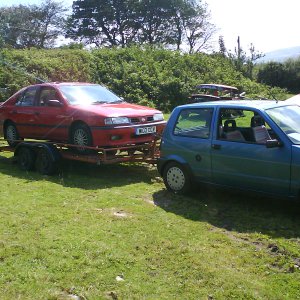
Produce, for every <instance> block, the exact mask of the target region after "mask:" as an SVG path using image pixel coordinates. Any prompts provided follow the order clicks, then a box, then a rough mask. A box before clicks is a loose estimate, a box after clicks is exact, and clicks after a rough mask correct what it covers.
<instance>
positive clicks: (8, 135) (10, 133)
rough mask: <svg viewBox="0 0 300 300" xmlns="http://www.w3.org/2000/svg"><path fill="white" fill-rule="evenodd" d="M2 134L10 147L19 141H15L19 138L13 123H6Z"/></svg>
mask: <svg viewBox="0 0 300 300" xmlns="http://www.w3.org/2000/svg"><path fill="white" fill-rule="evenodd" d="M4 135H5V139H6V141H7V143H8V145H9V146H10V147H16V146H17V144H18V143H19V142H16V141H18V140H20V136H19V133H18V130H17V127H16V125H15V124H14V123H12V122H9V123H8V124H6V126H5V129H4Z"/></svg>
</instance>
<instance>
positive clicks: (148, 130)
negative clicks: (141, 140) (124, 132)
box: [135, 126, 156, 135]
mask: <svg viewBox="0 0 300 300" xmlns="http://www.w3.org/2000/svg"><path fill="white" fill-rule="evenodd" d="M154 132H156V127H155V126H151V127H140V128H137V129H136V132H135V133H136V134H137V135H142V134H149V133H154Z"/></svg>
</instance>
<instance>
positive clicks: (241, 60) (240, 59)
mask: <svg viewBox="0 0 300 300" xmlns="http://www.w3.org/2000/svg"><path fill="white" fill-rule="evenodd" d="M234 51H235V52H234V54H232V53H229V54H228V55H229V58H230V59H231V61H232V63H233V64H234V66H235V67H236V69H237V70H238V71H240V72H241V73H243V75H244V76H246V77H248V78H249V79H253V68H254V65H255V62H256V61H257V60H258V59H260V58H261V57H263V56H264V54H263V53H262V52H259V51H256V50H255V47H254V45H253V44H252V43H251V44H250V47H249V52H250V55H249V54H247V52H246V51H244V50H243V48H242V47H241V43H240V37H239V36H238V39H237V47H236V48H235V49H234Z"/></svg>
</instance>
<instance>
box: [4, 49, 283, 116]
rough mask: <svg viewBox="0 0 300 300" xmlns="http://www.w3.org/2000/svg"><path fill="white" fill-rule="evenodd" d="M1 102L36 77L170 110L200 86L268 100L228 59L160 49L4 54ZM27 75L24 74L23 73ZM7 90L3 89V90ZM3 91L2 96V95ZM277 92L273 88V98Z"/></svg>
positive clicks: (263, 90) (261, 87)
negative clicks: (94, 87)
mask: <svg viewBox="0 0 300 300" xmlns="http://www.w3.org/2000/svg"><path fill="white" fill-rule="evenodd" d="M0 55H1V56H0V59H1V57H2V60H3V61H5V62H6V64H0V100H1V101H4V100H5V99H6V98H7V97H8V96H9V95H11V94H13V93H14V92H15V91H17V90H18V89H20V88H21V87H23V86H26V85H28V84H33V83H36V82H37V81H38V79H44V80H46V81H87V82H96V83H101V84H104V85H106V86H107V87H109V88H110V89H111V90H113V91H114V92H115V93H116V94H118V95H120V96H122V97H124V99H125V100H126V101H128V102H133V103H138V104H142V105H148V106H154V107H157V108H159V109H162V110H164V111H170V110H172V109H173V108H174V107H175V106H177V105H180V104H184V103H187V102H188V96H189V95H190V94H191V93H193V92H194V91H195V86H196V85H198V84H201V83H221V84H228V85H233V86H237V87H238V88H239V89H240V90H241V91H245V92H246V93H247V94H248V95H251V96H253V95H262V96H264V97H269V94H270V88H268V87H267V86H265V85H261V84H258V83H256V82H253V81H251V80H249V79H246V78H245V77H243V76H242V74H241V73H240V72H237V71H236V70H235V69H234V67H233V65H232V64H231V62H230V61H229V59H227V58H224V57H223V56H220V55H217V54H213V55H208V54H204V53H196V54H183V53H181V52H177V51H170V50H165V49H159V48H156V49H154V48H150V47H146V48H140V47H132V48H115V49H114V48H113V49H108V48H104V49H96V50H92V51H88V50H83V49H52V50H37V49H29V50H9V51H8V50H3V51H2V52H1V53H0ZM25 70H26V72H27V73H28V74H29V75H26V74H25V73H24V71H25ZM1 88H2V89H1ZM3 88H6V90H3ZM1 91H2V92H1ZM279 92H282V91H281V90H275V93H276V94H278V93H279Z"/></svg>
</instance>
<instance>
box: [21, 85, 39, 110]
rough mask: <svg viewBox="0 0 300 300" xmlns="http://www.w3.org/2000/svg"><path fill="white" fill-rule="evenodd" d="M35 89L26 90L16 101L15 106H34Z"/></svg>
mask: <svg viewBox="0 0 300 300" xmlns="http://www.w3.org/2000/svg"><path fill="white" fill-rule="evenodd" d="M36 91H37V89H36V88H29V89H27V90H26V91H25V92H24V93H23V94H22V95H21V96H20V97H19V98H18V99H17V101H16V105H17V106H34V104H35V95H36Z"/></svg>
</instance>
